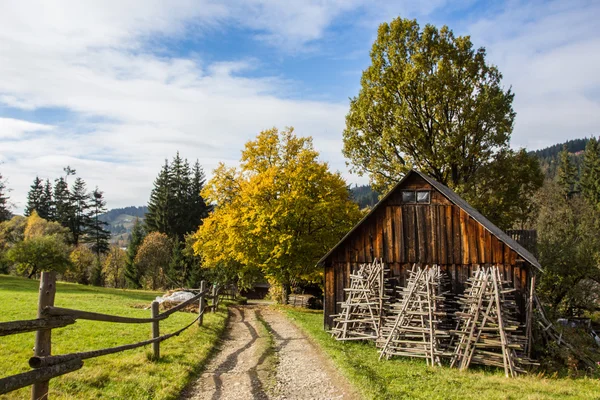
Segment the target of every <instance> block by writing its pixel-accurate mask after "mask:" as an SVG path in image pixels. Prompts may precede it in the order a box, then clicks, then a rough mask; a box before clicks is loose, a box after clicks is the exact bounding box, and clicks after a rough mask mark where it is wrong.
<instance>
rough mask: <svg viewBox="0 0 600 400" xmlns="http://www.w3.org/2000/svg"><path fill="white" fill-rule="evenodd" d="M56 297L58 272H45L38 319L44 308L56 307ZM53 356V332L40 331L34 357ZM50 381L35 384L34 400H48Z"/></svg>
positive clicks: (37, 335) (41, 316)
mask: <svg viewBox="0 0 600 400" xmlns="http://www.w3.org/2000/svg"><path fill="white" fill-rule="evenodd" d="M55 295H56V272H55V271H44V272H42V276H41V278H40V293H39V297H38V313H37V316H38V318H43V314H42V312H43V311H44V308H46V307H48V306H53V305H54V297H55ZM50 354H52V330H51V329H40V330H39V331H37V333H36V335H35V348H34V355H35V356H37V357H45V356H49V355H50ZM49 383H50V381H43V382H37V383H34V384H33V386H32V387H31V398H32V400H38V399H42V400H46V399H47V398H48V387H49Z"/></svg>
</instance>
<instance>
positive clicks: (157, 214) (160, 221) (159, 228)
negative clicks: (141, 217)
mask: <svg viewBox="0 0 600 400" xmlns="http://www.w3.org/2000/svg"><path fill="white" fill-rule="evenodd" d="M170 181H171V169H170V167H169V162H168V160H165V164H164V165H163V167H162V169H161V171H160V173H159V174H158V176H157V177H156V180H155V181H154V188H153V189H152V193H151V194H150V201H149V202H148V212H147V213H146V219H145V221H146V231H148V232H161V233H167V232H171V224H172V222H173V221H172V209H171V208H169V204H170V203H171V200H172V195H171V190H170V189H171V188H170Z"/></svg>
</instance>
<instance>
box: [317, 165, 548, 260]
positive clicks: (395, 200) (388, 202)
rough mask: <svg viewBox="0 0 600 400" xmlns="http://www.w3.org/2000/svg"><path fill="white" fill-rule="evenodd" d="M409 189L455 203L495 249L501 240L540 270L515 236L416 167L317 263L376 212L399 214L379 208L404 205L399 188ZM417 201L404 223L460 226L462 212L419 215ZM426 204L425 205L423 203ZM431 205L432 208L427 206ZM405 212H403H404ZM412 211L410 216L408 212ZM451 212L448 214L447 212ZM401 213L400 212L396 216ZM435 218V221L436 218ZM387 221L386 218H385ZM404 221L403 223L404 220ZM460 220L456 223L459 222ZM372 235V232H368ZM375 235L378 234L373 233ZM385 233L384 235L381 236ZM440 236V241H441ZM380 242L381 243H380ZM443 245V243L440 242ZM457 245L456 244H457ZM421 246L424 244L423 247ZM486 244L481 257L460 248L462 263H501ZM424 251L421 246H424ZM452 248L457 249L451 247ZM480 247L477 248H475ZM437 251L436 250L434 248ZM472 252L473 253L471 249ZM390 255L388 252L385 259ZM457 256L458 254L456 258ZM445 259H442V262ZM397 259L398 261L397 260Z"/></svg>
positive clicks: (432, 235) (438, 203) (423, 237)
mask: <svg viewBox="0 0 600 400" xmlns="http://www.w3.org/2000/svg"><path fill="white" fill-rule="evenodd" d="M408 189H412V190H415V191H430V192H431V198H430V202H429V203H426V204H428V205H430V206H431V205H435V206H451V205H455V206H457V207H458V208H459V209H460V214H463V213H464V214H466V215H467V216H468V217H470V219H472V220H473V221H475V222H476V223H478V224H479V225H481V226H482V227H483V228H484V229H485V230H486V231H487V233H485V232H484V233H482V235H483V236H484V237H485V239H484V240H486V241H487V240H488V238H487V236H490V238H489V240H490V241H491V242H494V243H493V244H494V246H493V247H494V248H495V249H496V250H498V248H499V247H502V246H499V245H498V244H496V243H495V242H496V241H499V242H501V243H502V244H503V245H504V247H508V248H509V249H511V250H512V251H514V252H516V253H517V254H518V255H519V256H520V257H521V258H522V259H523V260H525V261H527V262H528V263H529V264H531V265H532V266H534V267H536V268H537V269H538V270H540V271H541V270H542V266H541V265H540V263H539V262H538V261H537V259H536V258H535V256H533V254H531V253H530V252H529V251H528V250H527V249H525V248H524V247H523V246H521V245H520V244H519V243H517V242H516V241H515V240H514V239H512V238H511V237H510V236H508V235H507V234H506V233H504V231H502V230H501V229H500V228H498V227H497V226H496V225H494V224H493V223H492V222H491V221H489V220H488V219H487V218H486V217H484V216H483V215H482V214H481V213H480V212H479V211H477V210H476V209H475V208H473V207H472V206H471V205H470V204H469V203H467V202H466V201H465V200H464V199H463V198H461V197H460V196H459V195H458V194H456V193H455V192H454V191H453V190H451V189H450V188H448V187H447V186H445V185H443V184H441V183H439V182H437V181H436V180H435V179H433V178H431V177H430V176H428V175H426V174H424V173H422V172H419V171H416V170H411V171H409V172H408V173H407V174H406V175H405V176H404V178H403V179H402V180H401V181H400V182H398V184H396V186H394V188H393V189H392V190H390V191H389V192H388V193H387V194H386V195H385V196H384V197H383V198H382V199H381V200H380V201H379V202H378V203H377V204H376V205H375V206H374V207H373V209H372V210H371V211H370V212H369V213H368V214H367V215H366V216H365V217H364V218H362V219H361V220H360V221H359V222H358V223H357V224H356V225H355V226H354V228H352V229H351V230H350V231H349V232H348V233H347V234H346V235H345V236H344V237H343V238H342V239H341V240H340V241H339V242H338V243H337V244H336V245H335V246H334V247H333V248H332V249H331V250H330V251H329V252H328V253H327V254H325V255H324V256H323V257H322V258H321V259H320V260H319V262H318V264H321V265H322V264H324V263H325V261H326V260H327V259H328V258H330V257H331V255H332V254H333V253H335V251H336V250H337V249H338V248H340V247H343V246H344V244H345V243H346V241H347V240H349V239H350V237H352V236H353V234H354V233H355V232H357V231H361V230H363V228H362V227H363V225H365V224H368V223H369V222H368V221H370V220H372V219H374V216H375V215H377V214H379V215H381V214H383V213H384V212H385V214H387V215H389V214H390V213H394V212H396V213H398V212H399V210H398V209H395V210H385V211H382V209H386V208H388V207H392V208H395V207H402V206H403V205H406V203H405V202H403V201H402V191H404V190H408ZM419 205H420V204H419V203H415V204H414V205H412V207H415V206H416V212H415V213H414V214H413V213H411V212H410V211H409V212H407V213H405V212H404V210H403V211H402V215H403V216H405V217H406V223H407V224H408V225H411V226H412V225H413V224H416V225H422V224H423V223H425V225H426V228H427V225H429V224H430V218H434V221H433V223H436V222H438V221H439V218H445V219H446V223H450V224H452V226H450V225H446V227H447V228H448V229H447V232H446V233H447V234H450V228H452V235H453V236H454V235H455V234H456V232H457V231H458V230H459V227H455V226H454V224H455V222H456V221H453V219H454V218H453V217H457V218H459V219H460V220H459V221H462V219H464V216H462V215H457V214H456V211H455V210H451V209H448V208H445V209H444V208H443V207H439V208H437V207H436V208H437V210H436V211H435V212H434V213H429V214H430V215H422V214H423V211H421V210H419V208H421V207H419ZM423 205H425V204H423ZM429 208H431V207H429ZM405 214H406V215H405ZM411 214H412V215H411ZM449 214H450V215H449ZM399 216H400V215H399ZM436 219H437V221H436ZM388 220H389V218H388ZM399 220H402V218H401V217H400V218H399ZM403 223H404V222H403ZM460 223H461V222H459V224H460ZM387 228H388V231H389V232H391V229H390V228H391V227H387ZM472 228H473V230H477V234H478V235H480V234H481V233H480V232H479V230H478V228H475V227H472ZM410 230H412V229H410V227H409V231H408V232H406V231H405V232H404V233H405V234H406V236H408V239H409V241H410V240H414V239H413V232H410ZM416 230H417V231H418V230H419V226H417V227H416ZM428 230H429V232H430V235H429V239H431V240H437V241H438V243H439V242H440V241H442V242H446V243H445V244H448V242H449V240H448V239H449V238H448V237H445V238H443V235H444V232H435V231H434V229H433V227H431V228H430V229H428ZM467 230H468V226H467ZM397 233H398V235H397V237H399V236H400V234H399V231H398V232H397ZM436 233H438V234H439V235H440V238H438V237H436V236H437V235H436ZM371 236H373V235H371ZM374 236H377V235H374ZM384 236H385V235H384ZM387 236H388V237H387V238H386V239H387V240H388V241H390V244H392V242H393V237H390V236H393V235H389V234H388V235H387ZM417 236H419V237H418V238H417V240H420V241H426V240H427V239H428V237H427V236H428V235H426V234H424V235H418V232H417ZM442 238H443V240H442ZM381 244H383V243H381ZM420 244H421V243H419V244H416V243H415V246H414V247H415V252H416V251H417V249H418V248H419V247H418V246H419V245H420ZM442 245H443V243H442ZM456 245H457V243H456ZM465 245H466V246H465V249H466V248H467V247H468V246H467V243H465ZM423 247H424V246H423ZM487 247H488V246H486V245H485V244H482V247H481V249H480V250H481V253H482V257H481V259H480V258H479V257H478V258H476V257H474V255H473V254H471V255H470V256H469V255H466V254H464V253H468V251H465V250H464V249H463V250H462V253H463V258H464V262H462V263H463V264H470V263H481V264H483V263H493V262H496V263H502V261H500V257H499V256H498V257H495V258H496V259H497V260H495V261H491V260H489V258H491V257H486V256H485V254H484V253H485V251H486V250H489V251H490V253H491V252H492V251H493V250H492V249H488V248H487ZM373 250H374V252H375V251H376V248H374V249H373ZM423 250H424V248H423ZM453 250H456V248H455V249H453ZM478 250H479V249H478ZM408 251H411V250H410V249H409V250H408ZM433 251H434V249H432V251H431V252H433ZM435 251H437V249H436V250H435ZM381 253H382V252H380V254H379V256H378V257H383V256H384V254H381ZM472 253H473V252H472ZM389 256H390V255H388V258H390V257H389ZM367 258H368V257H365V260H363V261H362V262H368V260H367ZM408 258H410V259H411V260H409V261H407V262H429V263H430V262H432V261H431V260H428V257H425V258H422V259H421V258H420V259H419V260H418V261H416V260H414V259H413V257H412V256H410V255H409V257H408ZM456 258H458V257H456ZM448 259H449V257H448V256H447V255H446V256H444V255H443V254H441V255H440V259H439V260H438V263H441V264H446V263H448ZM444 260H445V261H446V262H443V261H444ZM397 261H400V260H397ZM450 263H460V262H459V261H458V260H453V262H450Z"/></svg>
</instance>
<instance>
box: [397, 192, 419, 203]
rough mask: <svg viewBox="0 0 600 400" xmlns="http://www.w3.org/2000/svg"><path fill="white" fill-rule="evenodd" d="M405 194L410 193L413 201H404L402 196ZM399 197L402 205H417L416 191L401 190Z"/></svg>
mask: <svg viewBox="0 0 600 400" xmlns="http://www.w3.org/2000/svg"><path fill="white" fill-rule="evenodd" d="M405 193H412V195H413V200H409V201H407V200H404V194H405ZM400 196H401V199H402V203H403V204H416V203H417V191H416V190H402V191H401V192H400Z"/></svg>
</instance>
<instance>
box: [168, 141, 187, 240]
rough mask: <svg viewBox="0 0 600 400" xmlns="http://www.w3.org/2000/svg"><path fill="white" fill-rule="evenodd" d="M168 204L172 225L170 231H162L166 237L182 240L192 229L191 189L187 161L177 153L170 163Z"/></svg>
mask: <svg viewBox="0 0 600 400" xmlns="http://www.w3.org/2000/svg"><path fill="white" fill-rule="evenodd" d="M168 185H169V193H170V194H171V198H170V202H169V203H168V204H167V207H168V208H169V210H171V214H172V215H171V218H172V223H171V224H169V225H170V229H169V230H167V231H164V232H163V233H166V234H167V236H169V237H171V238H176V239H177V240H182V239H183V236H184V235H185V234H186V233H188V232H189V231H190V230H192V229H193V227H190V207H189V206H190V204H189V200H190V199H189V190H190V187H191V179H190V166H189V164H188V161H187V160H184V159H182V158H181V157H180V155H179V152H177V155H176V156H175V157H174V158H173V162H172V163H171V174H170V180H169V184H168Z"/></svg>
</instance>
